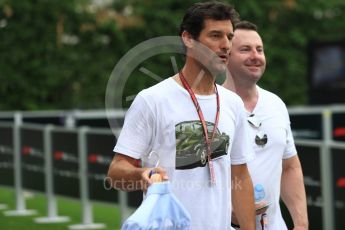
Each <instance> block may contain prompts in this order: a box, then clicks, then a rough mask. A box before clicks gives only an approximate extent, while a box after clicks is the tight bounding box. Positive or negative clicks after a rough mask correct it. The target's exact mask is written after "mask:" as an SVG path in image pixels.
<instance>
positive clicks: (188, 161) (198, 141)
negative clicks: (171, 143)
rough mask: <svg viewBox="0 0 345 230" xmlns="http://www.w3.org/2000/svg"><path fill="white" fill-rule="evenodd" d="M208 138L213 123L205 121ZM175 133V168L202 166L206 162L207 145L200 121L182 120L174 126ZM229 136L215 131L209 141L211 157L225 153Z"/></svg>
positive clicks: (210, 135)
mask: <svg viewBox="0 0 345 230" xmlns="http://www.w3.org/2000/svg"><path fill="white" fill-rule="evenodd" d="M206 126H207V132H208V138H209V139H211V137H212V132H213V128H214V124H213V123H212V122H206ZM175 134H176V169H193V168H196V167H204V166H205V165H206V163H207V161H208V160H207V145H206V143H205V137H204V132H203V128H202V123H201V122H200V121H199V120H195V121H184V122H181V123H178V124H177V125H176V126H175ZM229 142H230V138H229V136H228V135H226V134H225V133H220V131H219V129H218V128H217V130H216V131H215V134H214V138H213V142H212V143H211V151H212V153H211V158H212V159H215V158H217V157H220V156H223V155H226V154H227V151H228V147H229Z"/></svg>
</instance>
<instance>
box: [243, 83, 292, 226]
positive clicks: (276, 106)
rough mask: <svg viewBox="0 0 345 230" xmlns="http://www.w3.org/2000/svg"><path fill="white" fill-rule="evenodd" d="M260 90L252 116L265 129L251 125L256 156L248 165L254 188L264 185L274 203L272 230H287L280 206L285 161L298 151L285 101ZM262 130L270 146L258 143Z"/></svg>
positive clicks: (270, 212) (270, 215)
mask: <svg viewBox="0 0 345 230" xmlns="http://www.w3.org/2000/svg"><path fill="white" fill-rule="evenodd" d="M257 89H258V95H259V97H258V102H257V105H256V107H255V109H254V111H253V112H252V114H254V116H255V117H256V118H257V119H258V120H259V121H260V122H261V126H260V127H259V128H256V127H253V126H252V125H249V126H250V139H251V141H252V143H253V146H254V151H255V154H256V157H255V160H253V161H251V162H249V163H248V169H249V172H250V175H251V177H252V181H253V185H254V186H255V185H257V184H261V185H263V187H264V190H265V193H266V198H265V200H267V201H268V202H269V203H270V206H269V208H268V210H267V211H266V213H267V220H268V229H274V230H282V229H284V230H285V229H287V228H286V224H285V222H284V220H283V218H282V215H281V211H280V206H279V197H280V181H281V174H282V160H283V159H287V158H290V157H293V156H295V155H296V154H297V151H296V147H295V144H294V140H293V136H292V132H291V127H290V119H289V114H288V111H287V109H286V106H285V104H284V102H283V101H282V100H281V99H280V98H279V97H278V96H277V95H275V94H273V93H271V92H269V91H267V90H264V89H262V88H260V87H257ZM249 114H250V113H248V115H249ZM259 131H260V132H262V133H263V134H266V135H267V143H266V145H264V146H259V145H257V144H256V143H255V136H256V134H257V133H258V132H259ZM256 225H257V228H256V229H260V230H261V227H260V224H259V217H257V224H256Z"/></svg>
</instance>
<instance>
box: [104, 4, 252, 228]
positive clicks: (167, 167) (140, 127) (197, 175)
mask: <svg viewBox="0 0 345 230" xmlns="http://www.w3.org/2000/svg"><path fill="white" fill-rule="evenodd" d="M237 20H238V18H237V13H236V11H235V10H234V9H233V7H232V6H229V5H226V4H223V3H219V2H206V3H196V4H194V5H192V6H191V7H190V8H189V9H188V11H187V13H186V15H185V17H184V18H183V21H182V24H181V31H180V36H181V39H182V42H183V45H184V46H185V48H186V61H185V64H184V67H183V68H182V69H181V71H180V72H179V73H178V74H176V75H174V76H172V77H170V78H168V79H166V80H164V81H162V82H160V83H158V84H157V85H154V86H153V87H150V88H148V89H145V90H143V91H141V92H140V93H139V94H138V95H137V97H136V98H135V100H134V102H133V104H132V105H131V107H130V109H129V110H128V112H127V114H126V119H125V123H124V126H123V128H122V131H121V134H120V136H119V138H118V141H117V144H116V146H115V148H114V152H116V154H115V157H114V159H113V161H112V163H111V165H110V167H109V172H108V175H109V177H110V178H111V179H112V180H113V181H112V182H113V185H114V187H115V188H116V189H121V190H127V191H128V190H138V189H142V190H145V189H146V188H147V187H148V186H149V185H150V184H151V183H152V181H151V179H150V174H152V172H155V173H159V174H160V175H161V176H162V177H163V179H164V180H169V181H170V182H171V189H172V192H173V193H174V194H175V195H176V197H177V198H178V200H179V201H180V202H181V203H182V205H183V206H184V207H185V208H186V210H187V211H188V212H189V213H190V215H191V229H196V230H200V229H231V225H230V222H231V221H230V217H231V209H232V207H233V208H234V210H235V212H236V214H237V218H238V220H239V222H240V224H241V225H242V226H243V229H254V228H255V226H254V225H255V223H254V216H255V211H254V199H253V185H252V183H251V178H250V176H249V172H248V170H247V166H246V163H247V162H248V161H249V160H251V159H252V157H253V151H252V149H251V148H250V147H249V145H248V143H249V140H248V136H247V129H248V127H247V125H246V120H245V110H244V106H243V102H242V101H241V98H240V97H238V96H237V95H236V94H235V93H233V92H231V91H229V90H226V89H225V88H223V87H222V86H219V85H217V84H216V83H215V76H216V75H217V74H218V73H223V72H225V71H226V70H227V68H226V66H227V61H228V56H229V53H230V50H231V39H232V37H233V23H234V22H236V21H237ZM151 155H155V157H154V158H155V160H154V161H153V162H150V159H152V158H151ZM139 159H141V160H142V162H143V163H144V164H145V165H144V166H143V167H138V164H137V162H138V160H139ZM157 162H159V167H154V166H155V165H157V164H156V163H157ZM118 182H123V183H118ZM133 185H134V186H133ZM232 185H233V189H232V190H231V186H232ZM231 198H232V199H231ZM232 201H233V202H232ZM162 221H164V220H162Z"/></svg>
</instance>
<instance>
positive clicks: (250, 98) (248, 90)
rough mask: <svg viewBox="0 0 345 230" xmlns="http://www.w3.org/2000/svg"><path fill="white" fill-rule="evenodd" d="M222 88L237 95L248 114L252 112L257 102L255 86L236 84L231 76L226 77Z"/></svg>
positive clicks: (243, 83)
mask: <svg viewBox="0 0 345 230" xmlns="http://www.w3.org/2000/svg"><path fill="white" fill-rule="evenodd" d="M223 86H224V87H225V88H227V89H229V90H231V91H233V92H235V93H237V94H238V95H239V96H240V97H241V99H242V101H243V103H244V107H245V108H246V110H247V111H248V112H253V110H254V108H255V106H256V104H257V102H258V91H257V88H256V84H252V83H250V84H249V83H248V82H237V81H236V80H235V79H234V78H233V77H232V76H231V75H228V76H227V78H226V80H225V82H224V84H223Z"/></svg>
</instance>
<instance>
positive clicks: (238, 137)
mask: <svg viewBox="0 0 345 230" xmlns="http://www.w3.org/2000/svg"><path fill="white" fill-rule="evenodd" d="M235 112H236V114H237V116H236V117H237V119H236V126H235V127H236V128H235V135H234V138H233V146H232V149H231V152H230V157H231V164H232V165H239V164H245V163H247V162H249V161H251V160H253V159H254V158H255V153H254V150H253V148H252V145H251V142H250V141H249V130H248V125H247V119H246V114H245V109H244V104H243V102H242V101H241V103H239V106H238V109H237V110H236V111H235Z"/></svg>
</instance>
